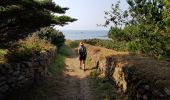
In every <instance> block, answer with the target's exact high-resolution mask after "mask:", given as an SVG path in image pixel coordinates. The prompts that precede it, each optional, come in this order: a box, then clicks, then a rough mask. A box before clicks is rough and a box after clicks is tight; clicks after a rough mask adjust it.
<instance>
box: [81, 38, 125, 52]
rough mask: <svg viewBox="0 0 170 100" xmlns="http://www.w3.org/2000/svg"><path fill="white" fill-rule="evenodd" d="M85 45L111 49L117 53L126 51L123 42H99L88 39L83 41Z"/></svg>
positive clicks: (98, 40)
mask: <svg viewBox="0 0 170 100" xmlns="http://www.w3.org/2000/svg"><path fill="white" fill-rule="evenodd" d="M83 41H84V42H85V43H88V44H91V45H94V46H102V47H105V48H108V49H113V50H117V51H127V50H128V47H127V46H128V44H127V43H126V42H125V41H116V40H100V39H89V40H83Z"/></svg>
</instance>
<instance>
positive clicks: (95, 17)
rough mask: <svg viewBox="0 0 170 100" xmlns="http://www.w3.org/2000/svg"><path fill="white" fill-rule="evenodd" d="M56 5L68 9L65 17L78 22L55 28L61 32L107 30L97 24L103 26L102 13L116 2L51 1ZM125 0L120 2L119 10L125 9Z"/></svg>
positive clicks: (106, 0)
mask: <svg viewBox="0 0 170 100" xmlns="http://www.w3.org/2000/svg"><path fill="white" fill-rule="evenodd" d="M53 1H54V2H55V3H56V4H58V5H60V6H62V7H69V8H70V9H69V10H68V11H67V12H66V14H65V15H68V16H71V17H74V18H77V19H78V21H76V22H73V23H70V24H69V25H65V26H64V27H59V26H56V28H58V29H61V30H108V29H109V28H104V27H99V26H97V24H104V22H105V19H104V16H105V14H104V11H108V10H110V9H111V4H113V3H116V2H117V1H118V0H53ZM127 7H128V5H127V3H126V0H121V8H122V9H127Z"/></svg>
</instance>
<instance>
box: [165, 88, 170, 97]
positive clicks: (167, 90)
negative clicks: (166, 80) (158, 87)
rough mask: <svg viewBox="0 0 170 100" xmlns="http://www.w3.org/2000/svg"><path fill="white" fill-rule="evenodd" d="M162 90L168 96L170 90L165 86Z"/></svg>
mask: <svg viewBox="0 0 170 100" xmlns="http://www.w3.org/2000/svg"><path fill="white" fill-rule="evenodd" d="M164 91H165V93H166V94H167V95H168V96H170V90H169V89H167V88H165V89H164Z"/></svg>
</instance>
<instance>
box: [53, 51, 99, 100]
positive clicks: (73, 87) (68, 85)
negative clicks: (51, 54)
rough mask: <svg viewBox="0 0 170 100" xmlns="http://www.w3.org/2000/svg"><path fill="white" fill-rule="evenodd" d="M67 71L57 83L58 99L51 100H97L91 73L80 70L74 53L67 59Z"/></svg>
mask: <svg viewBox="0 0 170 100" xmlns="http://www.w3.org/2000/svg"><path fill="white" fill-rule="evenodd" d="M65 63H66V69H65V70H64V72H63V74H62V75H61V76H58V77H59V78H60V79H58V80H59V81H58V82H57V85H58V86H57V87H58V88H59V89H57V91H59V93H57V95H56V97H53V99H50V100H96V97H95V94H94V91H93V89H92V88H91V87H92V86H91V85H92V84H91V81H92V80H91V79H90V78H89V75H90V71H89V70H88V71H85V72H84V71H83V70H82V69H80V65H79V60H78V57H77V55H76V53H75V52H74V53H73V54H72V56H71V57H67V58H66V59H65Z"/></svg>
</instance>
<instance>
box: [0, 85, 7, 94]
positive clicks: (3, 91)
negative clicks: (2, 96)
mask: <svg viewBox="0 0 170 100" xmlns="http://www.w3.org/2000/svg"><path fill="white" fill-rule="evenodd" d="M8 89H9V86H8V85H3V86H1V87H0V93H5V92H7V91H8Z"/></svg>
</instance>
